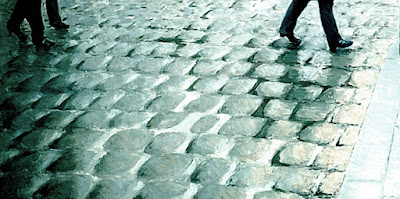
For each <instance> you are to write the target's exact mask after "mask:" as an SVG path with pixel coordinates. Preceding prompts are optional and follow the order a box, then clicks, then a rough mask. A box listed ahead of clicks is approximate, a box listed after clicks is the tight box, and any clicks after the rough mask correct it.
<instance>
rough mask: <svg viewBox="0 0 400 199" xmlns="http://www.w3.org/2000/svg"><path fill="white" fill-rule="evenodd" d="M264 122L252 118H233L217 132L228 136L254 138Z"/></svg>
mask: <svg viewBox="0 0 400 199" xmlns="http://www.w3.org/2000/svg"><path fill="white" fill-rule="evenodd" d="M264 122H265V120H264V119H262V118H253V117H247V116H246V117H233V118H231V119H230V120H229V121H228V122H226V123H225V124H224V125H223V126H222V127H221V129H220V131H219V132H218V133H219V134H222V135H229V136H255V135H257V134H258V133H259V132H260V130H261V128H262V127H263V125H264Z"/></svg>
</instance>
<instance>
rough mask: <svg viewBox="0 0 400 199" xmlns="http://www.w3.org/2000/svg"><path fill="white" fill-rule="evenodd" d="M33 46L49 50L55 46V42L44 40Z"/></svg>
mask: <svg viewBox="0 0 400 199" xmlns="http://www.w3.org/2000/svg"><path fill="white" fill-rule="evenodd" d="M33 44H35V46H36V47H38V48H45V49H49V48H51V47H53V46H54V45H55V43H54V42H52V41H50V40H47V39H43V40H41V41H39V42H33Z"/></svg>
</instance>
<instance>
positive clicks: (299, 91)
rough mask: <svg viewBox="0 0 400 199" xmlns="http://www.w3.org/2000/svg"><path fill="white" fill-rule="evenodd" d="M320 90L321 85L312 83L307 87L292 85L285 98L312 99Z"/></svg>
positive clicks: (321, 89)
mask: <svg viewBox="0 0 400 199" xmlns="http://www.w3.org/2000/svg"><path fill="white" fill-rule="evenodd" d="M322 91H323V88H322V87H319V86H314V85H311V86H307V87H302V86H294V88H293V89H292V91H291V92H290V93H289V94H288V96H287V97H286V98H287V99H289V100H296V101H314V100H315V99H316V98H317V97H318V96H319V95H320V94H321V93H322Z"/></svg>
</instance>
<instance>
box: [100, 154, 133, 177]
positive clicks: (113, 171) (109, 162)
mask: <svg viewBox="0 0 400 199" xmlns="http://www.w3.org/2000/svg"><path fill="white" fill-rule="evenodd" d="M139 160H140V156H139V155H138V154H134V153H131V152H129V151H113V152H109V153H107V155H105V156H103V158H102V159H101V160H100V162H99V163H98V164H97V165H96V167H95V175H97V176H109V175H121V176H124V175H125V173H126V172H128V171H129V170H131V169H132V168H133V167H135V166H136V164H137V163H138V162H139ZM116 163H117V164H116Z"/></svg>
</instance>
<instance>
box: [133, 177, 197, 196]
mask: <svg viewBox="0 0 400 199" xmlns="http://www.w3.org/2000/svg"><path fill="white" fill-rule="evenodd" d="M190 189H191V187H190V184H189V183H186V182H172V181H157V182H150V183H147V184H146V185H145V186H144V187H143V189H142V190H141V191H140V194H139V195H138V196H137V197H140V198H149V199H150V198H154V199H156V198H184V197H185V196H186V195H188V194H189V191H190Z"/></svg>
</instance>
